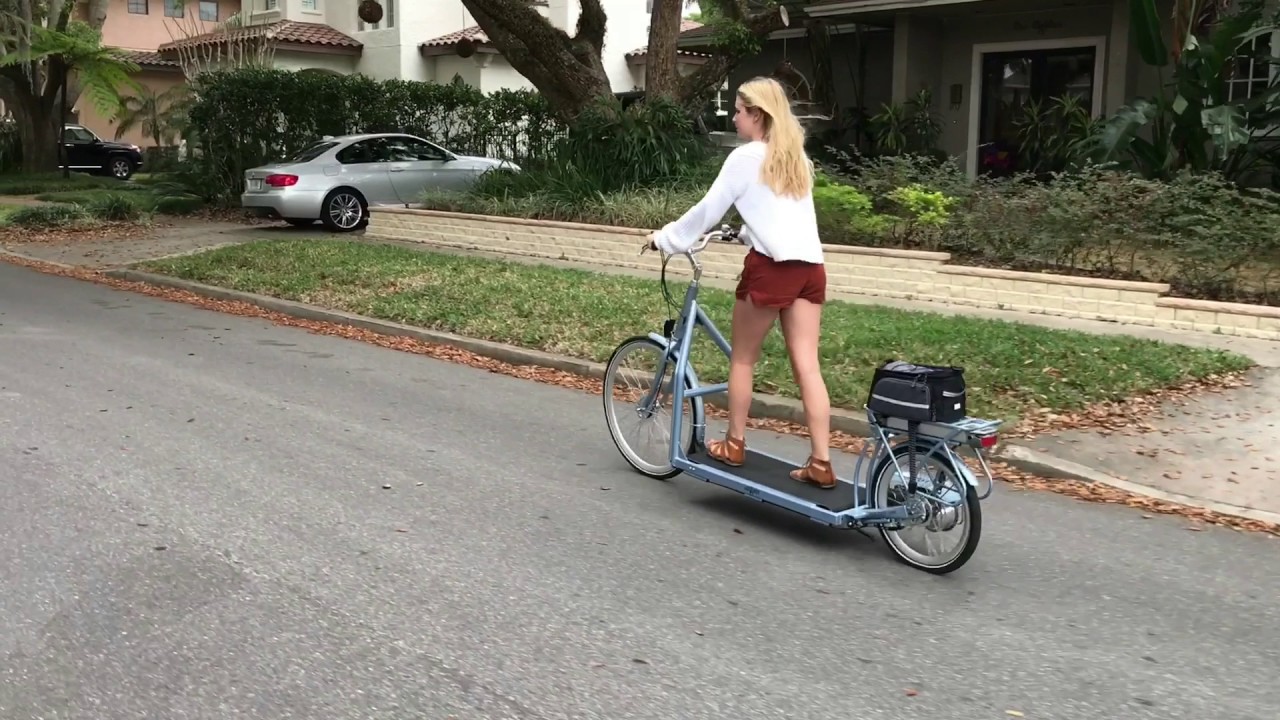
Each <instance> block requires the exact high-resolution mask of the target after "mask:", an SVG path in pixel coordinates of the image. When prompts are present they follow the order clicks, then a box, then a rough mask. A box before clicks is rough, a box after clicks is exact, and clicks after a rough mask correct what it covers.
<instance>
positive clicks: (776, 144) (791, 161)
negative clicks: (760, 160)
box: [738, 77, 813, 198]
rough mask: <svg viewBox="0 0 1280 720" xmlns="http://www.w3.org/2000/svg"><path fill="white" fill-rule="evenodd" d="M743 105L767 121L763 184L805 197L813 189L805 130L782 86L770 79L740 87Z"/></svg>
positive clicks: (739, 92) (785, 193)
mask: <svg viewBox="0 0 1280 720" xmlns="http://www.w3.org/2000/svg"><path fill="white" fill-rule="evenodd" d="M738 97H740V98H741V99H742V104H743V105H745V106H746V107H748V108H754V109H756V110H758V111H760V113H761V114H762V116H763V121H764V142H765V147H766V148H767V149H766V150H765V154H764V167H763V168H761V170H760V180H761V182H763V183H764V184H765V185H768V186H769V189H771V190H773V191H774V192H775V193H777V194H779V195H783V196H790V197H795V198H799V197H803V196H804V195H805V194H806V193H808V192H809V191H810V189H812V187H813V163H811V162H809V157H808V155H806V154H805V151H804V128H803V127H801V126H800V121H799V120H797V119H796V116H795V114H794V113H792V112H791V102H790V101H789V100H788V99H787V93H786V91H785V90H783V89H782V85H781V84H780V83H779V82H778V81H777V80H774V79H773V78H770V77H757V78H752V79H751V80H748V81H747V82H745V83H743V84H742V85H740V86H738Z"/></svg>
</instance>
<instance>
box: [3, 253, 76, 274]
mask: <svg viewBox="0 0 1280 720" xmlns="http://www.w3.org/2000/svg"><path fill="white" fill-rule="evenodd" d="M0 255H8V256H9V257H13V258H18V259H19V260H25V261H27V262H30V263H40V264H43V265H52V266H54V267H57V268H62V269H63V270H78V269H80V268H79V267H78V266H76V265H68V264H67V263H63V262H58V261H57V260H45V259H44V258H38V257H34V256H31V255H23V254H22V253H20V252H14V251H12V250H6V249H5V248H0Z"/></svg>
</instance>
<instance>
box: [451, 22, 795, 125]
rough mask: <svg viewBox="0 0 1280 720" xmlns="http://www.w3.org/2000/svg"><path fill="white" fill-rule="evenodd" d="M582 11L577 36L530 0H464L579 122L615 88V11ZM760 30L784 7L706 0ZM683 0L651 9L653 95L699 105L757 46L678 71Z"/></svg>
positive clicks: (500, 46)
mask: <svg viewBox="0 0 1280 720" xmlns="http://www.w3.org/2000/svg"><path fill="white" fill-rule="evenodd" d="M579 1H580V2H581V4H582V14H581V15H580V16H579V19H578V27H577V31H576V34H575V35H573V36H572V37H570V36H569V34H568V33H567V32H565V31H564V30H563V29H560V28H557V27H555V26H553V25H552V24H551V23H550V22H549V21H548V20H547V19H546V18H544V17H542V15H540V14H539V13H538V11H537V10H535V9H534V8H533V7H532V6H531V5H530V3H529V2H528V0H462V4H463V6H464V7H466V9H467V11H468V12H470V13H471V16H472V17H474V18H475V21H476V24H477V25H479V26H480V29H481V30H483V31H484V32H485V34H486V35H488V36H489V40H490V41H491V42H492V43H493V45H494V47H495V48H497V50H498V51H499V52H501V53H502V56H503V57H504V58H506V60H507V62H508V63H510V64H511V67H513V68H515V70H516V72H518V73H520V74H521V75H523V76H524V77H525V78H527V79H528V80H529V82H531V83H533V85H534V87H536V88H537V89H538V92H540V93H542V95H543V97H545V98H546V99H547V102H548V103H550V105H551V107H552V109H553V110H555V111H556V113H557V114H559V115H560V116H561V117H562V118H563V119H565V120H567V121H569V122H572V121H573V120H574V119H575V118H576V117H577V116H578V115H579V114H580V113H581V112H582V111H583V110H584V109H585V108H586V107H587V106H588V105H589V104H591V103H592V102H593V101H595V100H596V99H598V98H600V97H609V96H612V94H613V88H612V87H611V86H610V83H609V77H608V75H607V74H606V73H605V70H604V64H603V62H602V61H601V59H600V54H601V50H602V49H603V47H604V35H605V24H606V20H607V18H606V17H605V12H604V9H603V7H602V6H601V0H579ZM637 1H638V0H637ZM705 2H706V3H709V4H713V5H715V6H716V8H717V10H718V11H719V12H720V13H721V14H722V15H723V16H724V17H726V18H727V19H729V20H731V21H733V22H737V23H740V24H741V26H742V27H744V28H745V29H746V31H747V32H748V33H750V34H752V35H755V36H756V37H760V38H763V37H766V36H767V35H768V34H769V33H770V32H773V31H775V30H779V29H781V28H782V27H783V25H782V20H781V15H780V13H779V12H778V9H777V7H772V8H770V9H768V10H764V11H762V12H758V13H755V14H751V12H750V11H749V9H748V7H747V6H748V2H747V0H705ZM683 9H684V8H683V2H682V1H681V0H656V1H655V4H654V9H653V14H652V15H651V17H650V30H649V48H648V51H647V58H646V62H647V63H648V69H647V70H646V82H645V85H646V88H648V90H647V91H646V94H647V95H662V96H666V97H668V98H671V99H673V100H675V101H676V102H678V103H679V104H680V105H682V106H685V107H689V108H691V109H694V110H696V109H697V108H698V106H699V105H700V104H701V98H702V97H703V96H704V95H705V94H706V93H707V91H709V90H710V89H711V88H713V87H715V86H717V85H719V84H720V83H722V82H724V78H725V76H726V75H727V74H728V73H729V71H730V70H732V69H733V68H735V67H737V65H738V63H739V62H740V61H741V60H742V58H743V57H744V56H746V55H748V54H750V53H751V52H753V50H752V49H750V48H737V49H734V50H725V51H724V52H722V53H721V54H720V55H718V56H716V57H714V58H711V59H710V60H709V61H708V62H707V63H706V64H704V65H703V66H702V67H701V68H699V69H698V70H697V71H695V72H694V73H692V74H690V75H688V76H684V77H682V76H680V75H679V73H678V72H677V69H676V68H677V63H676V43H677V40H678V39H679V35H680V16H681V13H682V11H683Z"/></svg>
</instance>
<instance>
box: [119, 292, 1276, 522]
mask: <svg viewBox="0 0 1280 720" xmlns="http://www.w3.org/2000/svg"><path fill="white" fill-rule="evenodd" d="M103 274H104V275H106V276H108V277H113V278H117V279H120V280H127V281H131V282H139V283H144V284H148V285H155V286H160V287H168V288H173V289H175V290H184V291H186V292H190V293H192V294H195V295H201V296H204V297H208V298H213V299H215V300H230V301H238V302H244V303H248V304H250V305H255V306H257V307H260V308H262V309H264V310H270V311H273V312H278V313H281V314H284V315H289V316H292V317H296V318H300V319H303V320H312V321H317V322H327V323H333V324H336V325H348V326H351V327H356V328H360V329H362V330H369V331H372V332H376V333H379V334H382V335H389V336H397V337H410V338H413V339H415V340H421V341H423V342H428V343H433V344H437V345H448V346H452V347H456V348H460V349H462V350H466V351H468V352H472V353H475V354H477V355H481V356H483V357H488V358H491V359H494V360H499V361H501V362H506V363H511V364H512V365H533V366H538V367H545V368H551V369H553V370H560V371H563V372H567V373H572V374H575V375H580V376H584V377H589V378H591V379H594V380H600V379H602V378H603V377H604V370H605V366H604V365H603V364H601V363H596V362H592V361H589V360H579V359H577V358H571V357H566V356H563V355H553V354H551V353H546V352H542V351H540V350H529V349H526V348H520V347H515V346H513V345H505V344H503V343H497V342H492V341H489V340H478V339H476V338H469V337H464V336H461V335H454V334H452V333H446V332H438V331H434V330H426V329H423V328H417V327H413V326H410V325H404V324H401V323H396V322H390V321H387V320H376V319H373V318H370V317H366V316H363V315H356V314H354V313H348V312H344V311H341V310H327V309H324V308H320V307H317V306H315V305H308V304H305V303H300V302H295V301H293V300H282V299H280V298H274V297H270V296H267V295H258V294H256V293H249V292H242V291H238V290H228V289H226V288H221V287H217V286H214V285H205V284H203V283H197V282H192V281H189V280H182V279H180V278H175V277H169V276H167V275H156V274H153V273H147V272H141V271H138V270H130V269H126V268H116V269H109V270H105V271H103ZM704 401H705V402H706V403H707V404H709V405H713V406H715V407H721V408H723V407H724V405H723V402H724V398H722V397H719V396H708V397H706V398H705V399H704ZM751 416H752V417H755V418H764V419H773V420H782V421H786V422H791V423H796V424H798V425H801V426H803V425H804V407H803V405H801V403H800V402H799V401H797V400H792V399H791V398H784V397H779V396H776V395H765V394H761V393H756V394H755V395H754V396H753V397H752V402H751ZM831 429H832V430H839V431H841V432H845V433H849V434H851V435H859V436H866V435H867V434H868V433H869V431H870V426H869V424H868V423H867V421H866V420H865V419H863V418H861V417H858V416H856V415H853V414H852V413H849V412H847V411H841V410H837V409H835V408H832V411H831ZM990 455H991V459H993V460H998V461H1000V462H1003V463H1005V464H1007V465H1009V466H1010V467H1012V468H1014V469H1016V470H1021V471H1023V472H1028V473H1031V474H1034V475H1039V476H1041V477H1047V478H1056V479H1062V480H1071V481H1076V482H1084V483H1091V484H1099V485H1107V486H1111V487H1114V488H1116V489H1118V490H1122V491H1124V492H1128V493H1131V494H1134V495H1140V496H1144V497H1149V498H1153V499H1156V500H1160V501H1164V502H1170V503H1175V504H1178V505H1186V506H1190V507H1198V508H1202V509H1205V510H1210V511H1213V512H1216V513H1221V514H1224V515H1233V516H1236V517H1242V518H1246V519H1249V520H1257V521H1261V522H1266V523H1273V524H1277V525H1280V513H1272V512H1268V511H1265V510H1255V509H1253V508H1245V507H1239V506H1236V505H1230V504H1226V503H1220V502H1215V501H1211V500H1205V499H1202V498H1197V497H1194V496H1190V495H1182V494H1179V493H1172V492H1167V491H1164V490H1159V489H1156V488H1153V487H1149V486H1146V485H1141V484H1138V483H1133V482H1129V481H1127V480H1121V479H1120V478H1117V477H1113V476H1111V475H1107V474H1106V473H1103V472H1099V471H1097V470H1094V469H1093V468H1090V467H1086V466H1084V465H1080V464H1078V463H1074V462H1071V461H1069V460H1064V459H1062V458H1059V457H1055V456H1053V455H1049V454H1048V453H1044V452H1041V451H1039V450H1035V449H1032V448H1029V447H1026V446H1024V445H1018V444H1016V443H1001V444H1000V445H999V446H998V447H997V449H996V451H995V452H993V453H991V454H990Z"/></svg>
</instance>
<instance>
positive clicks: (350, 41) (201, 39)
mask: <svg viewBox="0 0 1280 720" xmlns="http://www.w3.org/2000/svg"><path fill="white" fill-rule="evenodd" d="M268 35H269V36H270V37H272V38H273V39H274V40H276V41H278V42H288V43H297V44H299V45H318V46H321V47H335V48H338V47H341V48H360V47H363V44H362V43H361V42H360V41H359V40H356V39H355V38H353V37H351V36H350V35H347V34H345V33H343V32H340V31H338V30H335V29H334V28H332V27H330V26H328V25H325V24H324V23H309V22H298V21H296V20H281V21H279V22H274V23H268V24H264V25H248V26H245V27H240V28H235V29H231V30H217V31H214V32H209V33H204V34H203V35H195V36H192V37H189V38H182V39H181V40H175V41H173V42H167V43H165V44H163V45H161V46H160V47H159V48H158V49H159V50H160V51H161V52H164V51H166V50H177V49H178V48H183V47H192V46H197V45H217V44H221V43H223V42H227V41H229V40H244V39H248V38H256V37H263V36H268Z"/></svg>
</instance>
